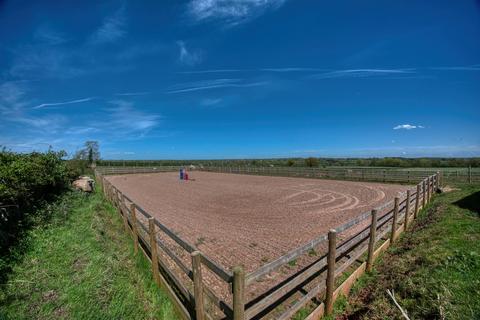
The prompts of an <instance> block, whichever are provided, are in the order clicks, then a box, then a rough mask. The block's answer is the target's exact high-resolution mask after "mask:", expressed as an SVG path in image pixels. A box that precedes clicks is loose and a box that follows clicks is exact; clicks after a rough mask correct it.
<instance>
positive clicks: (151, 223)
mask: <svg viewBox="0 0 480 320" xmlns="http://www.w3.org/2000/svg"><path fill="white" fill-rule="evenodd" d="M148 232H149V234H150V253H151V255H152V272H153V278H154V279H155V282H156V283H157V284H158V285H160V272H159V270H158V253H157V239H156V236H155V218H153V217H151V218H148Z"/></svg>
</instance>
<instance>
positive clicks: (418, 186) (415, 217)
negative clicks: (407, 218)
mask: <svg viewBox="0 0 480 320" xmlns="http://www.w3.org/2000/svg"><path fill="white" fill-rule="evenodd" d="M419 202H420V184H417V194H416V195H415V211H414V212H413V218H414V219H417V215H418V209H419Z"/></svg>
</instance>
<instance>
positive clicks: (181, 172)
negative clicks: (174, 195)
mask: <svg viewBox="0 0 480 320" xmlns="http://www.w3.org/2000/svg"><path fill="white" fill-rule="evenodd" d="M180 180H183V169H180Z"/></svg>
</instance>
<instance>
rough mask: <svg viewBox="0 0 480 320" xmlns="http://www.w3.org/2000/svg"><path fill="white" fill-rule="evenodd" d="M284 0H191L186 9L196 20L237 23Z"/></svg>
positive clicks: (278, 4)
mask: <svg viewBox="0 0 480 320" xmlns="http://www.w3.org/2000/svg"><path fill="white" fill-rule="evenodd" d="M285 1H286V0H191V1H190V3H189V4H188V11H189V13H190V15H191V16H192V17H193V18H194V19H195V20H196V21H207V20H219V21H222V22H225V23H226V24H228V25H237V24H240V23H242V22H245V21H248V20H250V19H252V18H255V17H258V16H259V15H261V14H262V13H264V12H265V11H267V10H274V9H277V8H279V7H280V6H281V5H283V4H284V3H285Z"/></svg>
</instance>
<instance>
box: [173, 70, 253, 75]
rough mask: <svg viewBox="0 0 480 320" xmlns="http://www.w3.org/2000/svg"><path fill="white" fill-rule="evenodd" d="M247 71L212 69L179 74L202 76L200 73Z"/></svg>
mask: <svg viewBox="0 0 480 320" xmlns="http://www.w3.org/2000/svg"><path fill="white" fill-rule="evenodd" d="M242 71H249V70H240V69H212V70H197V71H181V72H177V73H180V74H202V73H230V72H242Z"/></svg>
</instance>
